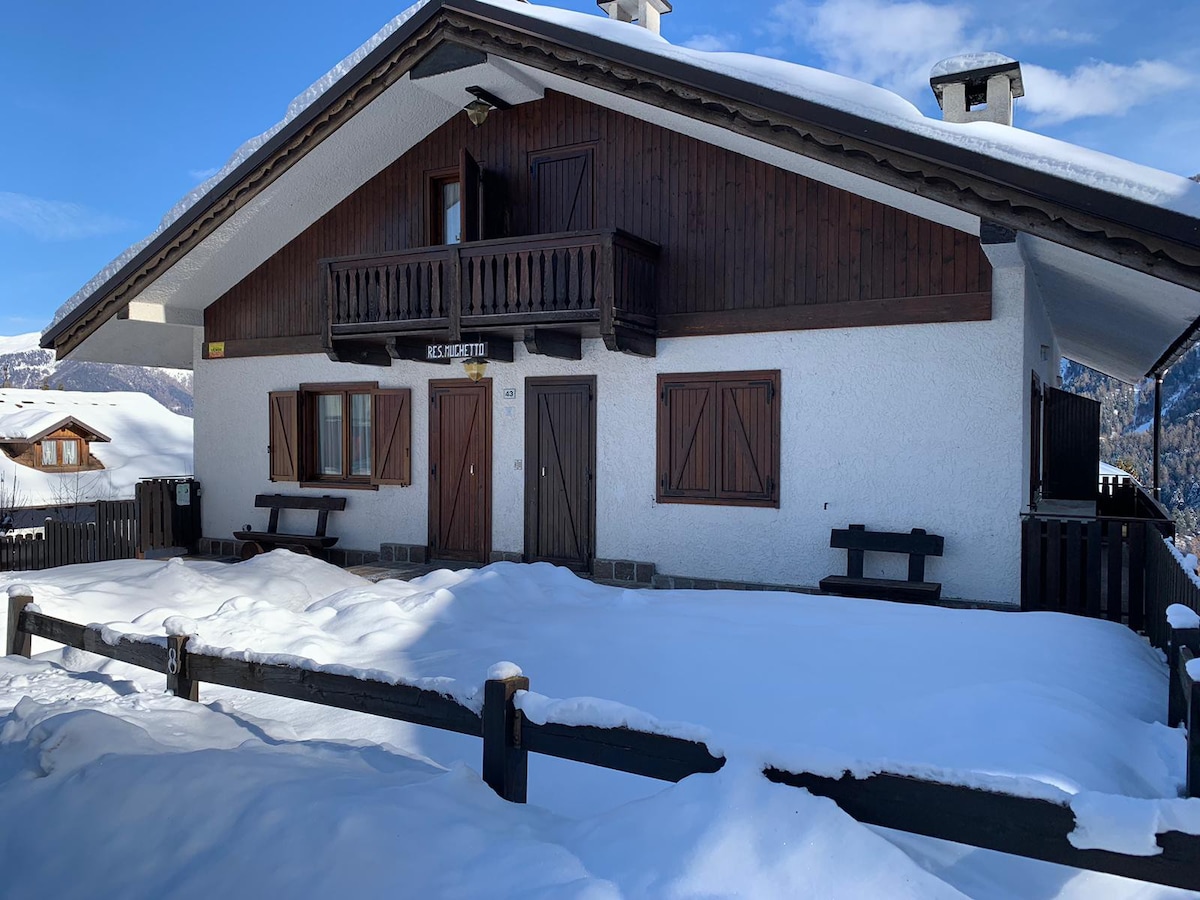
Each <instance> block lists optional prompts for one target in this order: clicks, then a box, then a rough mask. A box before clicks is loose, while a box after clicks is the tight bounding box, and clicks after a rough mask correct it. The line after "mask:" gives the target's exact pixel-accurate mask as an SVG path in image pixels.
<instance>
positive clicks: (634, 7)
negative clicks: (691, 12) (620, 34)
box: [596, 0, 671, 34]
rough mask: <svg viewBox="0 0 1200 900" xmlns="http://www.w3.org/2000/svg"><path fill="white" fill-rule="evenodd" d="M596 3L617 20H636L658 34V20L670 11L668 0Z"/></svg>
mask: <svg viewBox="0 0 1200 900" xmlns="http://www.w3.org/2000/svg"><path fill="white" fill-rule="evenodd" d="M596 5H597V6H598V7H600V8H601V9H602V10H604V12H605V13H607V14H608V17H609V18H610V19H616V20H617V21H618V22H637V23H638V24H639V25H641V26H642V27H643V28H645V29H646V30H647V31H652V32H654V33H655V34H658V20H659V18H660V17H662V16H665V15H666V14H667V13H669V12H670V11H671V2H670V0H596Z"/></svg>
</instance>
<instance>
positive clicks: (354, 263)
mask: <svg viewBox="0 0 1200 900" xmlns="http://www.w3.org/2000/svg"><path fill="white" fill-rule="evenodd" d="M657 257H658V246H657V245H656V244H653V243H651V242H649V241H644V240H642V239H641V238H638V237H634V236H633V235H630V234H627V233H625V232H623V231H620V230H618V229H611V228H610V229H602V230H596V231H580V232H574V233H571V234H552V235H533V236H527V237H516V238H505V239H503V240H493V241H476V242H472V243H468V244H451V245H447V246H442V247H429V248H424V249H418V250H405V251H403V252H401V253H392V254H387V255H382V256H369V257H354V258H346V259H335V260H325V261H323V262H322V265H323V266H324V268H325V276H324V277H325V290H326V294H327V298H328V300H327V302H328V306H329V326H330V333H331V335H332V336H335V337H336V336H339V335H341V336H345V335H364V334H380V333H387V332H402V331H430V330H440V329H448V330H449V331H450V333H451V335H454V334H456V333H457V332H459V331H461V329H464V328H472V327H473V328H481V327H487V326H489V325H535V324H552V323H555V322H589V321H598V322H600V323H601V326H602V327H601V331H602V332H603V331H604V325H605V323H607V324H608V325H610V326H611V324H612V323H613V322H614V321H619V322H622V323H628V324H632V325H637V326H641V327H643V328H647V329H653V327H654V323H655V319H654V316H655V278H656V260H657Z"/></svg>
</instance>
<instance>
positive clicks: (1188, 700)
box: [1163, 610, 1200, 797]
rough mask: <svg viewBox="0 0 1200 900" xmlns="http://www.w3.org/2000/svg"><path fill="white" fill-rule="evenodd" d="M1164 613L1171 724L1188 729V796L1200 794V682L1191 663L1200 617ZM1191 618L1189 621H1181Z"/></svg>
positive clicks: (1198, 643)
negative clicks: (1192, 670) (1169, 615)
mask: <svg viewBox="0 0 1200 900" xmlns="http://www.w3.org/2000/svg"><path fill="white" fill-rule="evenodd" d="M1194 613H1195V611H1194V610H1193V615H1191V616H1186V617H1179V616H1173V617H1168V616H1164V617H1163V619H1164V621H1166V620H1167V619H1168V618H1173V619H1174V621H1170V622H1167V631H1168V639H1167V647H1166V650H1167V665H1168V675H1169V677H1170V679H1171V681H1170V694H1169V700H1168V702H1167V724H1168V725H1169V726H1171V727H1172V728H1176V727H1178V726H1179V725H1184V726H1186V728H1187V763H1186V771H1187V788H1186V790H1185V795H1186V796H1188V797H1200V683H1197V680H1196V678H1194V677H1193V673H1192V672H1191V671H1190V670H1189V665H1188V664H1189V663H1191V662H1192V661H1193V660H1195V659H1196V658H1197V657H1200V616H1196V615H1195V614H1194ZM1181 618H1187V619H1188V621H1180V619H1181Z"/></svg>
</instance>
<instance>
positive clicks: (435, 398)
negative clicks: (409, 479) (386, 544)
mask: <svg viewBox="0 0 1200 900" xmlns="http://www.w3.org/2000/svg"><path fill="white" fill-rule="evenodd" d="M491 537H492V382H491V379H489V378H485V379H483V380H482V381H477V382H476V381H460V380H455V381H431V382H429V553H430V556H432V557H433V558H435V559H460V560H464V561H470V562H483V563H486V562H488V557H489V555H490V554H491V549H492V547H491Z"/></svg>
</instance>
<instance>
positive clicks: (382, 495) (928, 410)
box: [195, 245, 1057, 603]
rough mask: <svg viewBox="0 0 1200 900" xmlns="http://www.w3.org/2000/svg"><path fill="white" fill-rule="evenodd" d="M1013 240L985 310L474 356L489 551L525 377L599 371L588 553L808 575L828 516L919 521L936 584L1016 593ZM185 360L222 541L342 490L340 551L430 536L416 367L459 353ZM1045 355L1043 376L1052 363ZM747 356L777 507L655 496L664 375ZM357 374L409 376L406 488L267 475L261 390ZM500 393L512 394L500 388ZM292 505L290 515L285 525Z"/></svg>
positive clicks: (839, 561) (814, 569)
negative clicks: (760, 388) (763, 420)
mask: <svg viewBox="0 0 1200 900" xmlns="http://www.w3.org/2000/svg"><path fill="white" fill-rule="evenodd" d="M1006 247H1013V249H1012V250H1005V251H1004V252H1008V253H1011V254H1013V256H1012V258H1011V259H1008V260H1006V259H1002V258H1000V256H999V255H998V256H997V261H998V265H997V269H996V272H995V276H994V280H993V285H994V287H993V318H992V320H991V321H987V322H960V323H948V324H937V325H908V326H889V327H875V328H852V329H831V330H815V331H797V332H781V333H774V334H742V335H727V336H718V337H696V338H676V339H661V340H659V341H658V355H657V357H656V358H653V359H643V358H638V357H633V356H628V355H625V354H621V353H613V352H610V351H608V350H606V349H605V348H604V346H603V344H602V343H601V342H600V341H598V340H593V341H585V342H584V351H583V359H582V360H579V361H566V360H557V359H550V358H547V357H541V356H530V355H528V354H526V353H525V351H524V348H523V347H521V346H520V345H518V346H517V347H516V352H515V360H514V362H512V363H491V364H489V366H488V371H487V377H489V378H490V379H491V382H492V404H493V460H492V463H493V476H492V479H493V498H492V499H493V531H492V549H493V551H495V552H503V551H507V552H514V553H520V552H521V551H522V550H523V543H524V522H523V515H524V503H523V497H524V471H523V465H524V459H523V457H524V447H525V424H524V380H525V378H527V377H536V376H548V375H568V374H579V375H595V376H596V378H597V398H596V399H597V406H596V411H597V415H596V418H597V472H596V478H597V485H596V499H597V510H596V547H595V555H596V556H597V557H598V558H606V559H633V560H639V561H648V562H653V563H655V565H656V566H657V568H658V571H659V572H660V573H664V574H669V575H682V576H688V577H696V578H709V579H719V580H729V581H752V582H766V583H773V584H792V585H806V586H815V585H816V583H817V582H818V581H819V580H820V579H821V578H822V577H824V576H825V575H828V574H834V573H838V572H841V571H844V567H845V553H844V552H843V551H837V550H831V549H830V548H829V531H830V529H831V528H833V527H844V526H845V525H847V524H850V523H852V522H853V523H863V524H865V525H867V527H868V528H874V529H882V530H904V531H907V530H908V529H910V528H912V527H923V528H926V529H928V530H929V531H932V532H935V533H938V534H942V535H945V537H946V555H945V556H944V557H943V558H941V559H934V558H931V559H929V560H928V569H927V577H928V578H929V579H930V580H933V581H941V582H943V584H944V595H945V596H946V597H957V598H966V599H971V600H985V601H998V602H1005V603H1016V602H1018V599H1019V570H1020V537H1019V518H1018V516H1019V513H1020V512H1021V510H1022V508H1023V506H1024V504H1025V503H1026V501H1027V498H1026V496H1025V494H1026V492H1027V488H1026V486H1027V485H1028V456H1029V453H1028V435H1027V431H1028V405H1029V404H1028V382H1029V362H1030V352H1031V351H1030V348H1031V347H1032V348H1033V353H1034V354H1035V355H1037V356H1038V357H1039V360H1040V349H1039V348H1040V344H1041V342H1042V340H1043V338H1042V337H1041V335H1042V330H1043V327H1044V323H1045V317H1044V314H1043V313H1041V310H1040V308H1038V306H1039V304H1037V303H1036V302H1035V301H1034V299H1033V298H1032V297H1031V296H1027V290H1026V281H1025V277H1024V271H1025V270H1024V268H1023V265H1022V264H1021V262H1020V258H1019V253H1018V252H1017V251H1016V250H1015V246H1014V245H1006ZM1005 262H1010V263H1011V265H1005ZM195 365H196V368H195V396H196V434H197V438H196V473H197V477H198V478H199V479H200V481H201V483H203V484H206V485H208V486H210V489H209V490H208V491H207V492H206V493H205V498H204V534H205V535H206V536H208V537H211V538H221V539H229V538H230V537H231V536H232V533H233V531H234V530H236V529H239V528H241V527H242V526H243V524H245V523H247V522H250V523H252V524H254V525H255V527H256V528H261V526H262V522H261V521H259V520H260V519H261V517H262V515H263V514H262V513H261V511H256V510H254V508H253V498H254V495H255V494H257V493H273V492H283V493H313V494H320V493H337V494H344V495H345V496H346V497H347V498H348V503H347V507H346V511H345V512H344V513H337V514H335V515H334V516H333V518H332V519H331V525H330V531H331V533H334V534H337V535H339V537H340V539H341V540H340V543H339V546H340V547H345V548H350V549H360V550H375V549H377V548H378V547H379V545H380V544H381V543H385V542H386V543H403V544H425V543H426V541H427V525H428V480H427V473H428V469H429V461H428V433H429V432H428V428H429V422H428V407H429V400H428V398H429V392H428V382H429V381H430V380H431V379H439V378H447V377H457V376H459V375H460V374H461V370H460V369H459V367H458V366H457V365H453V366H436V365H430V364H426V363H416V362H396V363H394V364H393V365H392V366H391V367H390V368H375V367H369V366H357V365H350V364H345V363H335V362H331V361H329V360H327V359H325V358H323V357H320V356H316V355H309V356H281V357H268V358H261V357H260V358H253V359H217V360H202V359H200V358H199V354H197V359H196V363H195ZM1039 365H1042V368H1043V369H1045V370H1046V371H1047V372H1048V371H1049V369H1048V368H1047V367H1048V366H1051V365H1053V366H1056V365H1057V361H1056V360H1055V361H1054V362H1049V361H1047V362H1046V363H1045V364H1041V363H1040V362H1039ZM744 369H779V370H780V372H781V401H782V406H781V418H782V421H781V426H782V427H781V460H782V462H781V479H780V507H779V508H778V509H762V508H748V507H738V506H719V505H712V506H709V505H692V504H661V503H657V502H656V501H655V482H656V478H657V473H656V460H655V412H656V407H655V404H656V401H657V389H656V379H657V375H658V374H659V373H679V372H711V371H737V370H744ZM360 380H365V381H378V382H379V384H380V386H381V387H408V388H411V389H412V392H413V419H412V435H413V439H412V473H413V483H412V485H411V486H409V487H395V486H383V487H381V488H379V490H378V491H366V490H342V489H338V488H336V487H330V488H328V489H323V490H322V489H300V488H299V487H298V486H297V485H295V484H281V483H273V482H271V481H269V480H268V477H267V470H268V459H267V443H268V440H267V392H268V391H274V390H293V389H295V388H296V387H297V386H298V385H299V384H301V383H303V382H330V381H360ZM1049 383H1051V384H1053V381H1050V382H1049ZM506 388H512V389H514V390H515V392H516V395H515V399H511V400H506V399H504V390H505V389H506ZM296 515H298V516H299V515H304V514H296ZM286 516H287V514H286V513H285V520H284V522H283V524H282V527H283V529H284V530H287V529H288V528H289V527H292V526H289V524H288V522H287V519H286ZM295 527H297V528H304V527H308V523H306V522H304V521H300V520H297V522H296V526H295ZM905 565H906V558H905V557H892V556H891V555H884V556H878V558H875V559H872V556H871V555H868V557H867V566H868V571H867V575H868V576H870V575H872V574H884V575H890V576H893V577H904V572H905V569H904V566H905Z"/></svg>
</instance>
